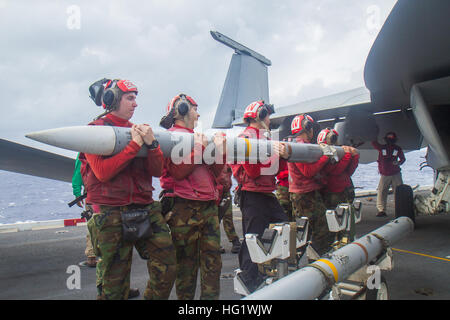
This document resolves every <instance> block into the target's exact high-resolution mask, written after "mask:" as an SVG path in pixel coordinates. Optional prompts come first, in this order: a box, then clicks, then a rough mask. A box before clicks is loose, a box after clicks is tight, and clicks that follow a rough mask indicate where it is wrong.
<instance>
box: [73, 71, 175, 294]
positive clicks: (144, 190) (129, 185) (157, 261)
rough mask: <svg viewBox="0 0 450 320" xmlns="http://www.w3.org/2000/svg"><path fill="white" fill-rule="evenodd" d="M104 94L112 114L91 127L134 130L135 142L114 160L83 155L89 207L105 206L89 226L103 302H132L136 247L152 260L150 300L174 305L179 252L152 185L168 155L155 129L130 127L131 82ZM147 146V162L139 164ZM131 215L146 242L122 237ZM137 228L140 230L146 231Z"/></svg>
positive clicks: (111, 83)
mask: <svg viewBox="0 0 450 320" xmlns="http://www.w3.org/2000/svg"><path fill="white" fill-rule="evenodd" d="M104 89H105V92H104V93H102V97H101V98H102V99H103V102H104V105H105V107H106V108H107V110H109V111H108V112H107V115H106V116H103V117H101V118H99V119H97V120H96V121H94V122H92V123H90V125H110V126H119V127H129V128H131V138H132V139H131V141H130V142H129V144H128V145H127V146H126V147H125V148H124V149H123V150H122V151H121V152H119V153H118V154H116V155H114V156H110V157H106V156H99V155H94V154H84V155H82V154H80V158H84V159H85V161H84V162H83V164H82V168H81V173H82V176H83V181H85V185H86V189H87V200H86V201H87V203H91V204H96V205H100V211H99V212H98V213H95V214H94V215H93V217H92V219H90V221H89V230H90V231H92V232H91V236H92V240H93V243H94V244H95V245H94V250H96V251H97V255H98V256H100V261H99V263H98V264H97V274H98V275H99V276H100V278H101V279H102V281H101V283H98V294H99V298H100V299H127V298H128V293H129V288H130V271H131V259H132V254H133V247H136V249H137V251H138V252H139V254H140V255H141V257H142V258H144V259H148V262H147V267H148V272H149V276H150V280H149V281H148V284H147V288H146V290H145V293H144V298H146V299H168V297H169V295H170V291H171V288H172V286H173V282H174V280H175V250H174V246H173V244H172V239H171V237H170V234H169V229H168V227H167V224H166V223H165V221H164V218H163V216H162V214H161V207H160V205H159V203H158V202H154V201H153V198H152V191H153V187H152V183H151V181H152V177H158V176H160V175H161V173H162V162H163V155H162V152H161V150H160V148H159V146H158V143H157V141H156V139H155V137H154V135H153V131H152V129H151V127H150V126H149V125H146V124H140V125H135V124H133V123H131V122H130V121H129V120H130V119H131V117H132V116H133V113H134V110H135V108H136V107H137V103H136V95H137V88H136V86H135V85H134V84H133V83H131V82H130V81H128V80H113V81H111V80H110V81H109V82H108V83H106V87H105V88H104ZM102 91H103V88H102ZM144 144H145V145H146V146H144V147H145V148H148V155H147V157H146V158H136V155H137V153H138V151H139V150H140V149H141V148H142V147H143V145H144ZM130 213H131V214H139V215H140V216H142V219H143V222H144V223H143V224H144V225H145V226H146V228H145V231H146V232H145V236H142V237H138V236H136V238H134V237H133V239H136V240H130V238H125V237H124V234H123V231H122V230H123V228H124V226H123V222H122V220H123V218H124V217H128V216H129V214H130ZM146 221H148V222H146ZM137 227H138V229H140V228H141V225H139V226H137ZM149 229H150V230H149ZM133 236H135V235H134V234H133Z"/></svg>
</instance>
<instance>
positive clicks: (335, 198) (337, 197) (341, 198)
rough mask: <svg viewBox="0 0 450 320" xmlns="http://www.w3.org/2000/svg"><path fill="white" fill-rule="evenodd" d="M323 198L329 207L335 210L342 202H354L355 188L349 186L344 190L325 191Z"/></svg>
mask: <svg viewBox="0 0 450 320" xmlns="http://www.w3.org/2000/svg"><path fill="white" fill-rule="evenodd" d="M323 200H324V202H325V206H326V207H327V209H333V210H334V209H336V207H337V206H338V205H339V204H341V203H353V200H355V189H354V188H353V187H347V188H345V190H344V191H342V192H325V193H324V194H323Z"/></svg>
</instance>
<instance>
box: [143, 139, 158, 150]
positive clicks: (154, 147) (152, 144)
mask: <svg viewBox="0 0 450 320" xmlns="http://www.w3.org/2000/svg"><path fill="white" fill-rule="evenodd" d="M145 145H146V146H147V148H148V149H149V150H153V149H156V148H158V146H159V142H158V140H156V139H155V140H153V142H152V143H151V144H145Z"/></svg>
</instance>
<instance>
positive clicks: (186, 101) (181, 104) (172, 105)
mask: <svg viewBox="0 0 450 320" xmlns="http://www.w3.org/2000/svg"><path fill="white" fill-rule="evenodd" d="M194 106H198V105H197V102H195V101H194V99H192V98H191V97H190V96H187V95H185V94H184V93H180V94H178V95H176V96H175V97H173V99H172V100H170V102H169V104H168V105H167V107H166V115H165V116H164V117H162V119H161V121H160V122H159V125H160V126H161V127H163V128H166V129H169V128H170V127H172V125H173V124H174V122H175V118H177V117H179V116H181V117H184V116H185V115H186V114H187V113H188V112H189V109H190V108H191V107H194Z"/></svg>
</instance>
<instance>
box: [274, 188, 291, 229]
mask: <svg viewBox="0 0 450 320" xmlns="http://www.w3.org/2000/svg"><path fill="white" fill-rule="evenodd" d="M275 196H276V197H277V199H278V202H280V205H281V207H283V209H284V212H286V214H287V216H288V217H289V221H291V222H293V221H294V219H293V217H292V203H291V199H290V194H289V187H284V186H280V185H278V186H277V190H276V191H275Z"/></svg>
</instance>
